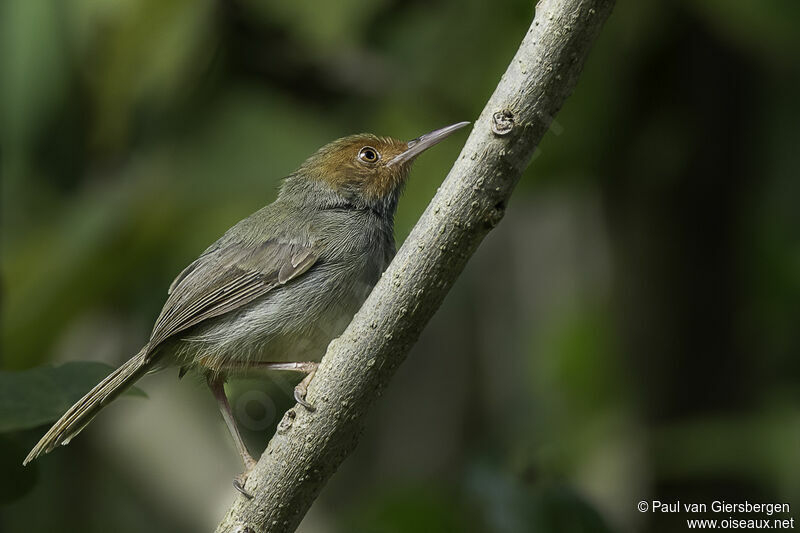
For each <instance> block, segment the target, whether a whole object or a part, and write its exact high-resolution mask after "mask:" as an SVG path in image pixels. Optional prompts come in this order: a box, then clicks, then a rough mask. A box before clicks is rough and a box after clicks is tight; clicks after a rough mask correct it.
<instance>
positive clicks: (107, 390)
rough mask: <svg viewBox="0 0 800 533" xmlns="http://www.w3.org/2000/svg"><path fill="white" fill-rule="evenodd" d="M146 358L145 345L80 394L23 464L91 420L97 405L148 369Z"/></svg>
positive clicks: (113, 397) (103, 404)
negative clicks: (91, 387)
mask: <svg viewBox="0 0 800 533" xmlns="http://www.w3.org/2000/svg"><path fill="white" fill-rule="evenodd" d="M148 359H149V358H148V354H147V346H145V347H144V348H142V351H141V352H139V353H138V354H136V355H135V356H134V357H132V358H131V359H129V360H128V361H127V362H126V363H124V364H123V365H122V366H120V367H119V368H118V369H116V370H114V371H113V372H112V373H111V374H109V375H108V377H106V378H105V379H104V380H103V381H101V382H100V383H98V384H97V385H95V387H94V388H93V389H92V390H90V391H89V392H88V393H86V395H85V396H84V397H83V398H81V399H80V400H78V402H77V403H76V404H75V405H73V406H72V407H70V408H69V410H68V411H67V412H66V413H64V416H62V417H61V418H60V419H59V420H58V422H56V423H55V424H53V427H51V428H50V431H48V432H47V433H46V434H45V435H44V437H42V438H41V440H40V441H39V443H38V444H37V445H36V446H34V447H33V449H32V450H31V452H30V453H29V454H28V456H27V457H26V458H25V461H23V462H22V464H23V465H26V464H28V463H30V462H31V461H33V460H34V459H36V458H37V457H39V456H40V455H44V454H45V453H48V452H50V451H52V450H53V448H55V447H56V446H58V445H59V444H69V441H70V440H71V439H72V438H73V437H75V435H77V434H78V433H80V432H81V430H82V429H83V428H84V427H86V425H87V424H88V423H89V422H91V421H92V419H93V418H94V417H95V415H96V414H97V413H98V412H99V411H100V409H102V408H103V407H105V406H106V405H108V404H109V403H111V402H112V401H113V400H114V399H115V398H116V397H117V396H119V395H120V394H122V393H123V392H125V390H126V389H127V388H128V387H130V386H131V385H133V383H134V382H135V381H136V380H138V379H139V378H140V377H142V376H143V375H144V374H145V373H146V372H147V371H148V369H149V367H150V361H149V360H148Z"/></svg>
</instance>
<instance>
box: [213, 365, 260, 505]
mask: <svg viewBox="0 0 800 533" xmlns="http://www.w3.org/2000/svg"><path fill="white" fill-rule="evenodd" d="M206 381H207V382H208V386H209V388H210V389H211V392H212V393H213V394H214V398H216V399H217V404H218V405H219V411H220V413H222V418H223V419H224V420H225V424H226V425H227V426H228V431H230V432H231V436H232V437H233V442H234V443H235V444H236V448H237V449H238V450H239V455H241V456H242V462H243V463H244V472H243V473H241V474H239V475H238V476H236V478H235V479H234V480H233V486H234V487H235V488H236V490H238V491H239V492H241V493H242V494H244V495H245V496H247V497H248V498H252V497H253V495H252V494H250V493H249V492H247V491H246V490H245V489H244V484H245V482H246V481H247V475H248V474H249V473H250V470H252V469H253V467H254V466H255V465H256V460H255V459H253V456H252V455H250V452H248V451H247V446H245V445H244V441H243V440H242V436H241V435H240V434H239V428H238V427H237V426H236V420H235V419H234V418H233V412H232V411H231V404H230V403H228V396H227V395H226V394H225V378H212V377H211V376H210V375H209V376H208V377H207V379H206Z"/></svg>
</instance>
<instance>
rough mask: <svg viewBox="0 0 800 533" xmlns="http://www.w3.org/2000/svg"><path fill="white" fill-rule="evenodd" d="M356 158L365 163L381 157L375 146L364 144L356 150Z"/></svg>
mask: <svg viewBox="0 0 800 533" xmlns="http://www.w3.org/2000/svg"><path fill="white" fill-rule="evenodd" d="M358 158H359V159H360V160H361V161H363V162H365V163H374V162H375V161H377V160H378V159H380V158H381V154H379V153H378V151H377V150H376V149H375V148H373V147H371V146H365V147H364V148H362V149H361V150H359V151H358Z"/></svg>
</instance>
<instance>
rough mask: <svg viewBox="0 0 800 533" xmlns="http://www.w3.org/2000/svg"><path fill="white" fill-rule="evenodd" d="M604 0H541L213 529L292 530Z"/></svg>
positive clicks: (468, 241) (550, 102)
mask: <svg viewBox="0 0 800 533" xmlns="http://www.w3.org/2000/svg"><path fill="white" fill-rule="evenodd" d="M613 5H614V0H542V1H540V2H539V4H538V6H537V7H536V16H535V18H534V21H533V23H532V24H531V26H530V29H529V30H528V32H527V34H526V35H525V38H524V39H523V41H522V44H521V45H520V47H519V50H518V51H517V53H516V55H515V56H514V59H513V60H512V61H511V64H510V65H509V67H508V69H507V70H506V73H505V74H504V75H503V77H502V79H501V80H500V84H499V85H498V86H497V89H495V92H494V94H493V95H492V97H491V98H490V100H489V102H488V103H487V104H486V107H485V108H484V110H483V112H482V113H481V115H480V117H479V118H478V120H477V121H476V122H475V126H474V129H473V131H472V133H471V134H470V136H469V139H468V140H467V143H466V145H465V146H464V149H463V150H462V152H461V155H460V156H459V158H458V159H457V161H456V163H455V164H454V165H453V168H452V170H451V171H450V173H449V174H448V176H447V178H446V179H445V181H444V183H443V184H442V186H441V187H440V188H439V191H438V192H437V194H436V196H435V197H434V198H433V200H432V201H431V203H430V205H429V206H428V208H427V209H426V210H425V213H424V214H423V215H422V217H421V218H420V220H419V222H418V223H417V225H416V226H415V227H414V229H413V230H412V232H411V234H410V235H409V237H408V239H406V241H405V243H404V244H403V246H402V247H401V248H400V251H399V252H398V253H397V256H396V257H395V259H394V261H392V264H391V265H389V268H388V269H387V270H386V272H385V273H384V275H383V277H382V278H381V280H380V281H379V282H378V284H377V285H376V286H375V288H374V289H373V291H372V293H371V294H370V296H369V298H367V301H366V302H365V303H364V305H363V307H362V308H361V310H360V311H359V312H358V313H357V314H356V316H355V317H354V318H353V321H352V322H351V324H350V325H349V326H348V328H347V330H346V331H345V332H344V333H343V334H342V335H341V336H340V337H339V338H338V339H336V340H334V341H333V342H332V343H331V344H330V346H329V347H328V351H327V353H326V355H325V357H324V359H323V360H322V363H321V365H320V367H319V370H318V372H317V374H316V377H315V378H314V380H313V381H312V382H311V386H310V387H309V390H308V400H309V401H311V403H313V404H314V405H316V407H317V409H316V411H314V412H308V411H307V410H305V409H302V408H293V409H290V410H289V411H287V413H286V414H285V415H284V417H283V420H282V421H281V423H280V424H279V426H278V431H277V433H276V434H275V436H274V437H273V438H272V440H271V441H270V443H269V445H268V447H267V449H266V451H265V452H264V454H263V455H262V456H261V459H260V460H259V461H258V464H257V466H256V467H255V468H254V469H253V471H252V472H251V473H250V477H249V479H248V482H247V487H246V488H247V490H248V491H249V492H250V493H251V494H253V495H254V498H253V499H252V500H248V499H246V498H244V497H238V498H237V500H236V501H235V502H234V504H233V506H232V507H231V508H230V510H229V511H228V514H227V515H226V516H225V518H224V519H223V521H222V522H221V523H220V525H219V527H218V528H217V531H218V532H242V533H244V532H252V533H255V532H261V531H294V530H295V529H296V528H297V526H298V525H299V523H300V521H301V520H302V519H303V516H304V515H305V513H306V511H307V510H308V508H309V507H310V506H311V504H312V502H313V501H314V499H315V498H316V497H317V495H318V494H319V492H320V490H321V489H322V487H323V485H324V484H325V482H326V481H327V480H328V478H329V477H330V476H331V474H333V472H334V471H335V470H336V468H337V467H338V466H339V464H341V462H342V461H343V460H344V458H345V457H346V456H347V455H348V454H349V453H350V452H351V451H352V450H353V448H354V447H355V446H356V442H357V441H358V437H359V436H360V433H361V430H362V427H363V421H364V418H365V414H366V412H367V410H368V408H369V407H370V405H371V404H372V403H373V401H375V399H376V398H377V397H378V396H379V395H380V392H381V390H382V389H383V388H384V387H385V386H386V385H387V383H388V382H389V380H390V378H391V377H392V375H393V374H394V372H395V370H396V368H397V367H398V365H399V364H400V363H401V362H402V361H403V360H404V359H405V356H406V354H407V353H408V351H409V349H410V348H411V346H412V345H413V344H414V343H415V342H416V341H417V338H418V337H419V334H420V332H421V331H422V329H423V328H424V327H425V324H427V322H428V320H429V319H430V318H431V316H433V314H434V312H436V310H437V309H438V308H439V305H440V304H441V303H442V300H443V299H444V297H445V295H446V294H447V292H448V291H449V290H450V287H451V286H452V285H453V283H454V282H455V280H456V278H457V277H458V275H459V274H460V273H461V271H462V269H463V268H464V265H465V264H466V262H467V260H468V259H469V257H470V256H471V255H472V253H473V252H474V251H475V249H476V248H477V246H478V244H480V242H481V241H482V240H483V238H484V237H485V236H486V234H487V233H488V232H489V231H490V230H491V229H492V228H494V227H495V226H496V225H497V223H498V222H500V219H501V218H502V217H503V213H504V211H505V207H506V203H507V202H508V199H509V197H510V196H511V193H512V191H513V189H514V186H515V185H516V183H517V182H518V181H519V178H520V176H521V175H522V172H523V171H524V170H525V168H526V167H527V166H528V163H529V162H530V160H531V157H532V156H533V153H534V150H535V148H536V146H537V144H538V143H539V141H540V140H541V138H542V136H543V135H544V134H545V132H546V131H547V129H548V127H549V126H550V122H551V120H552V118H553V116H554V115H555V114H556V113H557V112H558V110H559V109H560V108H561V105H562V103H563V102H564V100H565V99H566V98H567V97H568V96H569V95H570V94H571V93H572V90H573V88H574V87H575V84H576V83H577V80H578V76H579V74H580V71H581V70H582V68H583V63H584V60H585V59H586V57H587V55H588V53H589V49H590V47H591V44H592V42H593V41H594V39H595V37H596V36H597V34H598V32H599V31H600V28H601V26H602V25H603V23H604V22H605V20H606V19H607V18H608V16H609V14H610V13H611V9H612V7H613Z"/></svg>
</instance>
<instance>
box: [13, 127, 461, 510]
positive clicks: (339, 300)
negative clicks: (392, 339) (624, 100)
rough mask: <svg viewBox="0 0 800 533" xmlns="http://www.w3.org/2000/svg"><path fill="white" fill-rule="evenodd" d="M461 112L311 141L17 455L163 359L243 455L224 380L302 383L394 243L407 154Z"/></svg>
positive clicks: (50, 438)
mask: <svg viewBox="0 0 800 533" xmlns="http://www.w3.org/2000/svg"><path fill="white" fill-rule="evenodd" d="M467 124H469V123H468V122H459V123H457V124H452V125H450V126H447V127H444V128H441V129H438V130H434V131H432V132H430V133H426V134H425V135H422V136H420V137H418V138H416V139H413V140H411V141H408V142H405V141H400V140H397V139H393V138H391V137H378V136H376V135H372V134H367V133H364V134H358V135H351V136H349V137H344V138H342V139H339V140H336V141H333V142H332V143H330V144H328V145H326V146H324V147H322V148H321V149H319V150H318V151H317V152H316V153H315V154H314V155H312V156H311V157H309V158H308V159H307V160H306V161H305V162H304V163H303V164H302V165H301V166H300V168H298V169H297V170H296V171H294V172H293V173H291V174H290V175H289V176H287V177H286V178H285V179H284V181H283V184H282V186H281V189H280V192H279V194H278V198H277V199H276V200H275V201H274V202H273V203H271V204H269V205H267V206H266V207H264V208H262V209H260V210H259V211H256V212H255V213H253V214H252V215H250V216H249V217H247V218H245V219H244V220H242V221H240V222H239V223H237V224H236V225H234V226H233V227H232V228H230V229H229V230H228V231H227V232H226V233H225V234H224V235H223V236H222V237H221V238H220V239H219V240H218V241H216V242H215V243H214V244H212V245H211V246H209V247H208V249H206V251H204V252H203V253H202V254H201V255H200V257H198V258H197V259H196V260H195V261H194V262H192V263H191V264H190V265H189V266H187V267H186V268H185V269H184V270H183V271H182V272H181V273H180V274H178V277H176V278H175V281H173V282H172V285H170V287H169V290H168V297H167V301H166V303H165V304H164V308H163V309H162V310H161V314H160V315H159V317H158V319H157V320H156V323H155V326H154V327H153V332H152V334H151V335H150V340H149V341H148V342H147V344H145V345H144V347H143V348H142V349H141V351H140V352H139V353H138V354H136V355H135V356H134V357H133V358H132V359H130V360H129V361H127V362H126V363H124V364H123V365H122V366H120V367H119V368H117V369H116V370H115V371H114V372H112V373H111V374H110V375H109V376H108V377H106V378H105V379H104V380H103V381H101V382H100V383H99V384H97V385H96V386H95V387H94V388H93V389H92V390H91V391H89V392H88V393H87V394H86V395H85V396H84V397H83V398H81V399H80V400H79V401H78V402H77V403H76V404H75V405H73V406H72V407H70V408H69V410H68V411H67V412H66V413H65V414H64V415H63V416H62V417H61V418H60V419H59V420H58V421H57V422H56V423H55V424H54V425H53V427H52V428H50V430H49V431H48V432H47V433H46V434H45V435H44V436H43V437H42V439H41V440H40V441H39V443H38V444H36V446H34V448H33V449H32V450H31V452H30V453H29V454H28V456H27V457H26V458H25V461H24V463H23V464H28V463H29V462H30V461H32V460H34V459H35V458H37V457H38V456H40V455H42V454H45V453H47V452H50V451H51V450H53V449H54V448H55V447H56V446H58V445H59V444H67V443H69V441H70V440H71V439H72V438H74V437H75V435H77V434H78V433H79V432H80V431H81V430H82V429H83V428H84V427H85V426H86V425H87V424H88V423H89V422H90V421H91V420H92V419H93V418H94V417H95V415H97V413H98V412H99V411H100V410H101V409H102V408H103V407H105V406H106V405H108V404H109V403H110V402H111V401H113V400H114V399H115V398H116V397H117V396H119V395H120V394H121V393H122V392H123V391H125V390H126V389H127V388H128V387H130V386H131V385H132V384H133V383H134V382H136V381H137V380H138V379H139V378H141V377H142V376H143V375H144V374H146V373H148V372H152V371H154V370H161V369H163V368H166V367H169V366H177V367H179V368H180V371H179V372H180V374H179V375H180V376H182V375H183V374H184V373H185V372H187V371H194V372H199V373H200V374H202V375H203V376H204V377H205V379H206V382H207V383H208V386H209V388H210V389H211V392H212V393H213V394H214V397H215V398H216V400H217V402H218V404H219V408H220V411H221V413H222V417H223V419H224V420H225V423H226V424H227V426H228V429H229V430H230V432H231V435H232V436H233V440H234V442H235V444H236V447H237V449H238V451H239V453H240V454H241V456H242V461H243V462H244V472H243V473H242V474H241V475H239V476H237V477H236V479H235V480H234V486H235V487H236V488H237V490H239V491H240V492H242V493H243V494H245V495H247V496H249V494H248V493H247V492H246V491H245V489H244V483H245V481H246V480H247V475H248V473H249V472H250V470H251V469H252V468H253V466H254V465H255V459H253V457H252V456H251V455H250V453H249V452H248V450H247V447H246V446H245V444H244V442H243V441H242V438H241V436H240V435H239V430H238V428H237V427H236V422H235V420H234V417H233V414H232V412H231V407H230V404H229V403H228V399H227V396H226V394H225V389H224V384H225V382H226V380H227V379H228V378H229V377H235V376H243V375H247V374H249V373H252V372H253V371H256V370H259V369H262V370H290V371H296V372H301V373H305V374H306V376H305V378H304V379H303V380H302V381H301V382H300V383H299V384H298V385H297V387H296V388H295V390H294V397H295V399H296V400H297V402H298V403H300V404H301V405H303V406H304V407H305V408H307V409H310V410H313V406H312V405H310V404H309V403H308V402H307V401H306V390H307V388H308V384H309V383H310V381H311V379H312V378H313V376H314V372H315V371H316V369H317V365H318V362H319V361H320V359H321V358H322V356H323V355H324V353H325V350H326V348H327V346H328V344H329V343H330V341H331V340H333V339H334V338H336V337H337V336H338V335H340V334H341V333H342V332H343V331H344V329H345V327H346V326H347V325H348V324H349V323H350V320H351V319H352V318H353V315H354V314H355V312H356V311H357V310H358V309H359V307H361V304H362V303H363V302H364V300H365V299H366V297H367V295H368V294H369V292H370V291H371V290H372V287H373V286H374V285H375V283H377V281H378V278H379V277H380V275H381V273H382V272H383V270H384V269H385V268H386V267H387V266H388V265H389V262H390V261H391V260H392V258H393V257H394V254H395V243H394V214H395V211H396V208H397V202H398V198H399V196H400V193H401V192H402V190H403V186H404V185H405V182H406V180H407V178H408V174H409V171H410V169H411V165H412V163H413V162H414V160H415V159H416V157H417V156H418V155H419V154H420V153H422V152H423V151H424V150H426V149H428V148H430V147H431V146H433V145H435V144H437V143H438V142H440V141H441V140H442V139H444V138H445V137H447V136H448V135H450V134H452V133H453V132H454V131H456V130H458V129H459V128H462V127H464V126H466V125H467Z"/></svg>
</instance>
